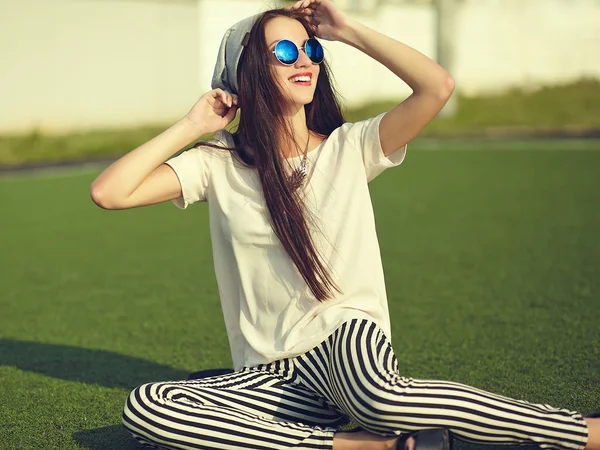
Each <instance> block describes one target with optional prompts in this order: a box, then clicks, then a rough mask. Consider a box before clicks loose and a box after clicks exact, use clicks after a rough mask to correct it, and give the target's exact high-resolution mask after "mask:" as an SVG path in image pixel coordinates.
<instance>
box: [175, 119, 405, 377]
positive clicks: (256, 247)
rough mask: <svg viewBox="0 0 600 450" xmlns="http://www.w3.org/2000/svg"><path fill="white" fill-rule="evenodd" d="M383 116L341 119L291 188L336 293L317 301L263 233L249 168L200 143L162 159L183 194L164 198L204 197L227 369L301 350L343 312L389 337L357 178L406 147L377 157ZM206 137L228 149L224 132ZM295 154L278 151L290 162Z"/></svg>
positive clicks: (375, 246)
mask: <svg viewBox="0 0 600 450" xmlns="http://www.w3.org/2000/svg"><path fill="white" fill-rule="evenodd" d="M383 115H384V114H381V115H379V116H377V117H375V118H372V119H369V120H365V121H362V122H357V123H355V124H351V123H345V124H344V125H342V126H341V127H339V128H337V129H336V130H334V131H333V133H331V135H330V136H329V137H328V138H327V139H326V140H324V141H323V142H322V143H321V144H320V145H319V146H318V147H317V148H316V149H314V150H313V151H311V152H309V153H308V176H307V178H306V180H305V182H304V186H303V187H302V188H301V189H304V190H305V200H304V205H305V208H307V209H308V211H309V215H310V217H312V219H309V227H310V228H311V233H312V238H313V242H314V243H315V246H316V247H317V250H318V251H319V253H320V254H321V255H323V256H324V261H325V262H326V264H327V263H328V264H329V267H330V268H331V269H332V272H331V273H332V275H333V280H334V281H335V283H336V284H337V285H338V286H339V288H340V289H341V291H342V294H336V296H335V297H334V298H333V299H332V300H326V301H324V302H319V301H318V300H316V299H315V298H314V296H313V295H312V293H311V292H310V290H309V288H308V286H307V285H306V283H305V281H304V280H303V279H302V276H301V275H300V273H299V272H298V271H297V269H296V267H295V265H294V264H293V262H292V260H291V259H290V258H289V257H288V255H287V253H286V251H285V250H284V248H283V246H282V245H281V242H280V241H279V239H278V238H277V236H276V235H275V233H274V232H273V230H272V228H271V225H270V218H269V213H268V210H267V207H266V205H265V201H264V197H263V194H262V187H261V184H260V180H259V178H258V173H257V171H256V169H253V168H249V167H245V166H243V165H242V164H241V163H239V162H237V161H236V160H235V159H234V156H233V155H232V154H231V153H230V151H228V150H220V149H212V148H210V147H199V148H192V149H190V150H187V151H185V152H183V153H181V154H180V155H178V156H176V157H175V158H172V159H171V160H169V161H167V164H169V165H170V166H171V167H172V168H173V170H174V171H175V173H176V174H177V176H178V177H179V181H180V183H181V188H182V192H183V197H182V198H179V199H176V200H174V203H175V204H176V205H177V206H178V207H180V208H187V206H188V205H189V204H191V203H194V202H199V201H207V202H208V204H209V215H210V235H211V240H212V245H213V259H214V266H215V273H216V278H217V283H218V286H219V294H220V298H221V305H222V308H223V315H224V319H225V326H226V328H227V335H228V337H229V345H230V347H231V354H232V359H233V365H234V368H235V369H236V370H239V369H241V368H242V367H251V366H255V365H257V364H265V363H269V362H272V361H275V360H278V359H283V358H288V357H293V356H297V355H299V354H302V353H305V352H307V351H309V350H310V349H312V348H313V347H315V346H316V345H318V344H320V343H321V342H322V341H324V340H325V339H326V338H327V337H328V336H329V335H330V334H331V333H333V331H335V329H336V328H337V327H339V326H340V325H341V324H342V323H344V322H345V321H348V320H350V319H353V318H368V319H371V320H373V321H374V322H375V323H376V324H378V325H379V326H380V327H381V328H382V329H383V331H384V332H385V333H386V335H387V336H388V338H391V330H390V319H389V312H388V305H387V296H386V291H385V284H384V277H383V267H382V262H381V256H380V252H379V243H378V241H377V234H376V231H375V220H374V216H373V208H372V204H371V198H370V195H369V189H368V186H367V183H368V182H369V181H371V180H372V179H374V178H375V177H376V176H377V175H379V174H380V173H381V172H383V171H384V170H385V169H387V168H389V167H393V166H397V165H399V164H400V163H401V162H402V161H403V159H404V156H405V153H406V146H404V147H403V148H402V149H400V150H398V151H396V152H394V153H393V154H392V155H390V156H389V157H387V158H386V157H385V155H384V154H383V151H382V149H381V143H380V141H379V123H380V122H381V118H382V117H383ZM213 143H222V144H223V145H225V146H227V147H230V148H233V147H234V143H233V138H232V136H231V134H229V133H228V132H227V131H224V130H223V131H220V132H219V133H217V135H216V136H215V140H214V141H213ZM300 160H301V157H295V158H290V159H288V161H289V162H290V163H291V164H292V165H293V166H298V165H299V163H300ZM315 220H316V225H317V227H315V226H314V225H313V223H315V222H314V221H315ZM317 228H318V229H319V231H317Z"/></svg>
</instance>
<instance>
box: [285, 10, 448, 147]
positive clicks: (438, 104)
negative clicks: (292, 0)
mask: <svg viewBox="0 0 600 450" xmlns="http://www.w3.org/2000/svg"><path fill="white" fill-rule="evenodd" d="M292 9H295V10H297V11H303V12H304V13H305V14H306V16H307V19H308V20H309V22H310V23H311V25H312V26H313V28H314V30H315V33H316V34H317V36H319V37H321V38H323V39H327V40H334V41H340V42H344V43H346V44H348V45H351V46H352V47H355V48H357V49H358V50H360V51H362V52H363V53H365V54H367V55H368V56H370V57H371V58H373V59H375V60H377V61H379V62H380V63H381V64H383V65H384V66H386V67H387V68H388V69H390V70H391V71H392V72H393V73H394V74H395V75H397V76H398V77H399V78H401V79H402V80H403V81H404V82H405V83H406V84H408V85H409V86H410V87H411V88H412V90H413V93H412V95H411V96H410V97H408V98H407V99H406V100H404V101H403V102H402V103H400V104H399V105H397V106H396V107H394V108H393V109H392V110H391V111H389V112H388V113H387V114H386V115H385V116H384V118H383V119H382V121H381V124H380V126H379V137H380V140H381V145H382V148H383V152H384V154H385V155H386V156H388V155H389V154H391V153H392V152H394V151H395V150H398V149H400V148H401V147H402V146H403V145H404V144H406V143H407V142H409V141H410V140H412V139H413V138H414V137H415V136H416V135H417V134H419V132H420V131H421V130H422V129H423V128H425V126H426V125H427V124H428V123H429V122H430V121H431V120H432V119H433V118H434V117H435V115H436V114H437V113H438V112H439V111H440V110H441V109H442V107H443V106H444V105H445V104H446V102H447V101H448V99H449V98H450V95H452V92H453V91H454V80H453V79H452V77H451V76H450V74H448V72H446V70H444V68H442V67H441V66H440V65H438V64H437V63H436V62H434V61H432V60H431V59H429V58H428V57H427V56H425V55H423V54H422V53H420V52H418V51H417V50H415V49H413V48H411V47H409V46H408V45H405V44H403V43H401V42H398V41H396V40H395V39H392V38H391V37H389V36H385V35H384V34H381V33H379V32H378V31H375V30H373V29H371V28H369V27H367V26H365V25H363V24H361V23H359V22H357V21H355V20H351V19H350V18H348V17H347V16H346V15H345V14H343V13H342V12H341V11H340V10H339V9H337V8H336V7H335V6H334V4H333V3H332V2H331V1H329V0H300V1H298V2H297V3H296V4H295V5H294V6H292Z"/></svg>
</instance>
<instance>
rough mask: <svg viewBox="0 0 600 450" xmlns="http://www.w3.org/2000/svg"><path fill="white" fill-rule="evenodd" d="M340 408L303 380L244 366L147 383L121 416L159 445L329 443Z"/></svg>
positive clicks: (267, 447) (268, 449)
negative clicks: (293, 381) (296, 381)
mask: <svg viewBox="0 0 600 450" xmlns="http://www.w3.org/2000/svg"><path fill="white" fill-rule="evenodd" d="M345 421H347V418H345V417H344V416H342V415H341V414H340V413H339V411H337V410H334V409H331V407H330V406H329V405H328V404H327V402H326V401H325V400H324V399H323V398H320V397H319V396H317V395H316V394H314V393H312V392H310V391H309V390H307V389H306V388H304V387H302V386H294V385H292V384H291V383H288V382H287V381H286V380H285V379H283V378H282V377H278V376H276V375H274V374H272V373H267V372H263V371H256V370H252V369H245V370H243V371H240V372H236V373H233V374H230V375H222V376H217V377H212V378H205V379H201V380H191V381H177V382H166V383H149V384H145V385H143V386H140V387H138V388H136V389H135V390H134V391H133V392H132V393H131V394H130V395H129V398H128V399H127V402H126V404H125V409H124V412H123V423H124V425H125V427H126V428H127V429H128V430H129V431H130V432H131V433H132V434H133V436H134V437H135V438H136V439H137V440H138V441H139V442H141V443H143V444H147V445H151V446H154V447H157V448H166V449H200V448H203V449H206V448H212V449H242V448H251V449H265V450H273V449H284V448H285V449H288V448H295V449H308V448H310V449H327V450H329V449H331V448H332V445H333V435H334V432H335V431H336V429H337V426H339V424H341V423H344V422H345Z"/></svg>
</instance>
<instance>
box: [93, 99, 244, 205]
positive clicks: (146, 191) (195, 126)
mask: <svg viewBox="0 0 600 450" xmlns="http://www.w3.org/2000/svg"><path fill="white" fill-rule="evenodd" d="M236 112H237V97H236V96H235V95H232V94H230V93H228V92H226V91H223V90H221V89H213V90H212V91H209V92H207V93H206V94H204V95H203V96H202V97H200V99H199V100H198V101H197V102H196V104H195V105H194V106H193V107H192V109H191V110H190V112H189V113H188V114H186V115H185V117H183V118H182V119H181V120H179V121H178V122H176V123H175V124H174V125H173V126H171V127H169V128H168V129H167V130H165V131H163V132H162V133H161V134H159V135H158V136H156V137H154V138H152V139H150V140H149V141H148V142H146V143H144V144H142V145H140V146H139V147H137V148H136V149H134V150H132V151H130V152H129V153H127V154H126V155H124V156H123V157H121V158H120V159H118V160H117V161H115V162H114V163H113V164H111V165H110V166H109V167H108V168H106V169H105V170H104V171H103V172H102V173H101V174H100V175H98V177H97V178H96V179H95V180H94V182H93V183H92V186H91V189H90V195H91V197H92V200H93V201H94V203H96V204H97V205H98V206H100V207H101V208H104V209H128V208H135V207H138V206H145V205H152V204H155V203H160V202H164V201H167V200H172V199H174V198H178V197H181V195H182V193H181V185H180V184H179V179H178V178H177V175H175V172H174V171H173V170H172V169H171V168H170V167H169V166H168V165H166V164H163V163H164V162H165V161H166V160H167V159H169V158H170V157H171V156H173V155H174V154H175V153H177V152H178V151H179V150H181V149H182V148H184V147H185V146H186V145H188V144H189V143H191V142H193V141H195V140H197V139H198V138H200V136H202V135H203V134H206V133H212V132H214V131H217V130H220V129H222V128H225V127H226V126H227V125H228V124H229V123H230V122H231V121H232V120H233V118H234V117H235V114H236Z"/></svg>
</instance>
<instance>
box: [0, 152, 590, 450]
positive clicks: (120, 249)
mask: <svg viewBox="0 0 600 450" xmlns="http://www.w3.org/2000/svg"><path fill="white" fill-rule="evenodd" d="M482 145H483V143H481V142H480V143H470V144H465V143H460V142H458V141H455V142H453V143H452V144H451V145H450V146H449V148H448V149H445V150H435V149H434V150H430V151H427V150H426V147H425V144H420V145H418V144H416V145H414V146H412V147H411V150H410V151H409V155H408V157H407V160H406V162H405V164H404V165H403V166H401V167H400V168H397V169H393V170H390V171H388V172H386V173H384V174H383V175H381V177H380V178H378V179H377V180H375V181H374V182H373V183H372V184H371V190H372V196H373V203H374V207H375V212H376V219H377V226H378V232H379V240H380V245H381V250H382V256H383V259H384V268H385V272H386V279H387V290H388V296H389V302H390V311H391V316H392V323H393V343H394V347H395V350H396V353H397V356H398V358H399V361H400V368H401V372H402V373H403V374H404V375H407V376H412V377H419V378H436V379H450V380H454V381H458V382H464V383H468V384H471V385H474V386H477V387H480V388H484V389H488V390H491V391H494V392H498V393H501V394H505V395H509V396H512V397H516V398H519V399H527V400H530V401H534V402H540V403H548V404H552V405H555V406H559V407H565V408H570V409H575V410H579V411H582V412H588V411H591V410H595V409H599V408H600V333H598V324H599V323H600V239H598V230H600V208H598V205H600V189H599V187H600V186H599V184H600V181H599V179H598V173H600V151H599V150H600V142H598V141H576V142H572V141H554V142H551V143H548V142H542V143H538V142H535V141H534V142H530V143H523V142H521V143H516V142H515V143H494V144H489V145H487V144H486V145H485V146H482ZM480 146H481V147H480ZM503 147H505V148H506V150H502V148H503ZM487 150H489V151H487ZM96 173H97V171H90V170H88V171H84V172H74V173H67V174H51V173H47V174H43V175H39V174H38V175H35V174H21V175H11V176H3V177H0V204H2V213H1V214H0V229H1V230H2V233H1V234H0V271H1V273H2V276H1V277H0V292H1V295H0V311H1V313H0V381H1V385H2V388H1V389H0V448H1V449H60V450H70V449H80V448H86V449H96V450H100V449H126V450H127V449H129V450H132V449H136V448H138V447H136V445H135V444H134V443H133V441H132V440H131V439H130V438H129V437H128V436H127V434H126V433H125V432H124V431H123V429H122V428H121V427H120V425H119V424H120V414H121V410H122V407H123V403H124V401H125V398H126V396H127V393H128V391H129V389H131V388H132V387H134V386H136V385H138V384H140V383H143V382H144V381H150V380H160V379H173V378H174V379H177V378H184V377H185V376H186V375H187V373H188V372H191V371H195V370H200V369H203V368H209V367H225V366H228V365H229V364H230V357H229V350H228V344H227V340H226V335H225V330H224V325H223V319H222V316H221V312H220V306H219V301H218V293H217V287H216V283H215V279H214V274H213V267H212V255H211V252H210V239H209V235H208V222H207V208H206V205H194V206H193V207H191V208H190V209H189V210H188V211H185V212H181V211H179V210H177V209H176V208H175V207H173V206H171V205H168V204H164V205H157V206H154V207H149V208H140V209H137V210H130V211H103V210H101V209H99V208H97V207H96V206H95V205H93V204H92V202H91V201H90V200H89V194H88V191H89V185H90V182H91V181H92V179H93V178H94V177H95V175H96ZM471 448H472V447H471Z"/></svg>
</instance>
